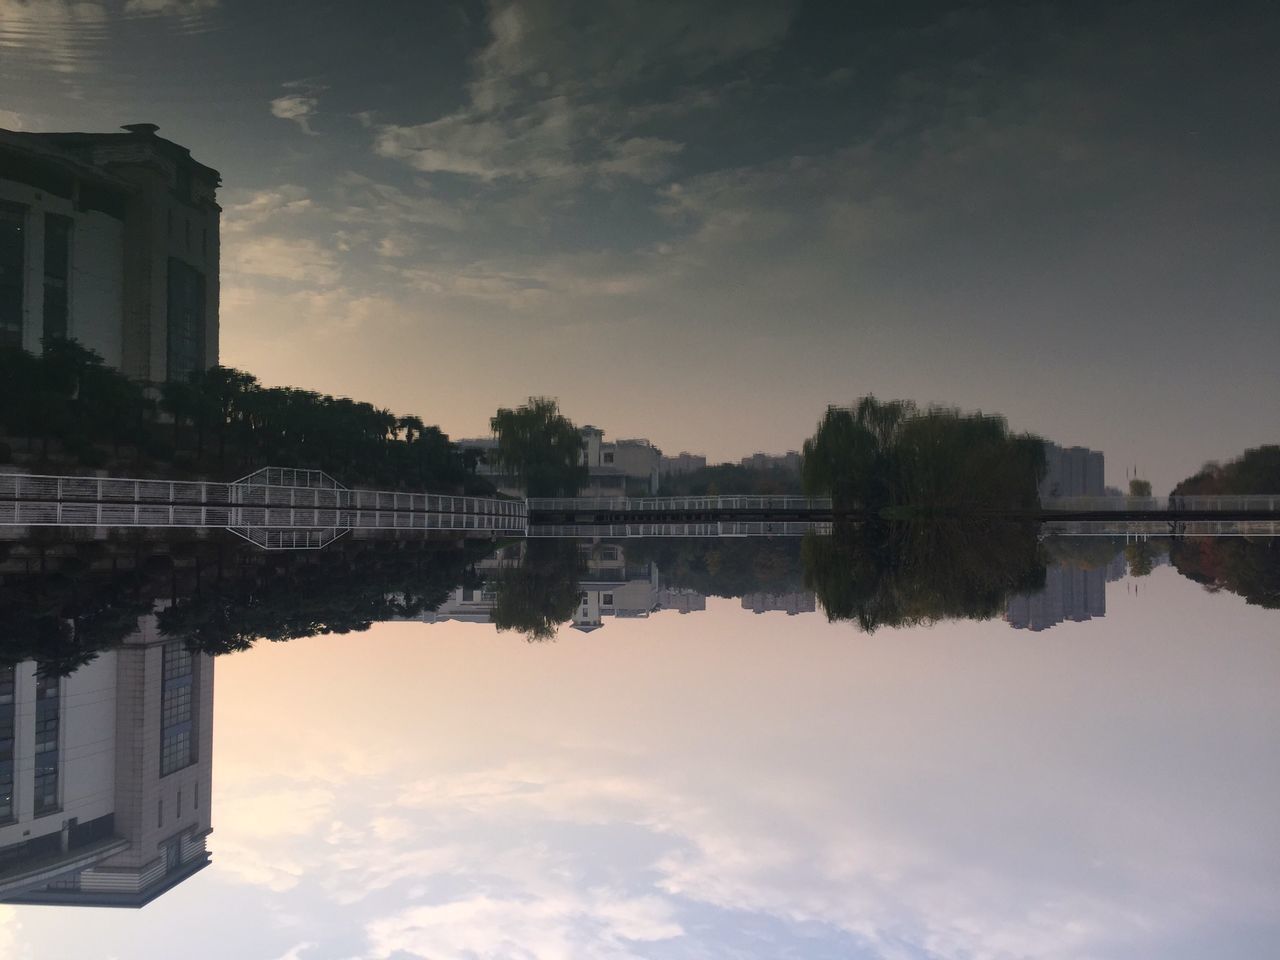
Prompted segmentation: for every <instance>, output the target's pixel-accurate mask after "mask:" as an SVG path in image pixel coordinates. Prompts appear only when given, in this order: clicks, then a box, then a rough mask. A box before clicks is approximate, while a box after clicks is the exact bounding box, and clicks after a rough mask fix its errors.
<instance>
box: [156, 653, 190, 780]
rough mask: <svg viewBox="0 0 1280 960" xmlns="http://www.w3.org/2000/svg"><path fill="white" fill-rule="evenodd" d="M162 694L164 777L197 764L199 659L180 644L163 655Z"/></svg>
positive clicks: (161, 749)
mask: <svg viewBox="0 0 1280 960" xmlns="http://www.w3.org/2000/svg"><path fill="white" fill-rule="evenodd" d="M162 662H163V666H162V671H161V672H162V681H161V694H160V776H162V777H167V776H168V775H169V774H171V773H174V772H175V771H177V770H181V769H182V768H183V767H189V766H191V764H193V763H195V761H196V751H195V738H194V737H193V736H192V726H193V717H194V716H195V711H194V698H195V682H194V681H195V658H194V657H193V656H192V654H191V651H190V650H188V649H186V647H184V646H183V645H182V644H181V643H180V642H176V641H175V642H172V643H166V644H165V645H164V651H163V655H162Z"/></svg>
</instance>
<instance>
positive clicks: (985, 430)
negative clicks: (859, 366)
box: [803, 397, 1045, 514]
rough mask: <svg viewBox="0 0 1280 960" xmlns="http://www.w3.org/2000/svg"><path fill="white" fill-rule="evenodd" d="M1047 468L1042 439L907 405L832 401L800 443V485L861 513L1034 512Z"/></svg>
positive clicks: (992, 422)
mask: <svg viewBox="0 0 1280 960" xmlns="http://www.w3.org/2000/svg"><path fill="white" fill-rule="evenodd" d="M1044 474H1045V455H1044V442H1043V441H1042V440H1041V439H1040V438H1038V437H1034V436H1032V435H1030V434H1021V435H1015V434H1011V433H1010V432H1009V427H1008V424H1007V423H1006V422H1005V420H1004V418H1002V417H997V416H988V415H985V414H981V413H973V414H963V413H961V412H960V411H958V410H950V409H943V408H939V407H931V408H929V409H927V410H919V409H918V408H917V407H916V406H915V405H914V404H912V403H910V402H906V401H892V402H887V403H886V402H882V401H879V400H877V399H875V398H874V397H864V398H863V399H862V400H860V401H858V403H857V404H856V405H855V406H853V407H849V408H844V407H829V408H827V411H826V413H825V414H824V415H823V418H822V420H821V421H820V422H819V423H818V429H817V432H816V433H815V434H814V435H813V437H811V438H810V439H808V440H806V441H805V444H804V462H803V479H804V486H805V491H806V492H807V493H809V494H810V495H815V496H816V495H829V496H831V498H832V499H833V500H834V502H835V506H836V508H837V509H839V510H845V511H851V512H860V513H865V514H881V513H883V512H884V511H886V510H890V511H895V512H911V513H942V514H967V513H982V512H998V511H1019V510H1031V509H1034V508H1035V507H1036V506H1037V504H1038V502H1039V495H1038V490H1037V488H1038V485H1039V483H1040V480H1041V479H1042V478H1043V477H1044Z"/></svg>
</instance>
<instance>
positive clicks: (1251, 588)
mask: <svg viewBox="0 0 1280 960" xmlns="http://www.w3.org/2000/svg"><path fill="white" fill-rule="evenodd" d="M1169 559H1170V561H1172V563H1173V565H1174V567H1176V568H1177V571H1178V572H1179V573H1180V574H1182V575H1183V576H1184V577H1187V578H1188V579H1190V580H1194V581H1195V582H1196V583H1199V584H1203V585H1204V586H1205V587H1207V588H1208V589H1209V590H1211V591H1218V590H1228V591H1230V592H1231V593H1235V594H1238V595H1240V596H1241V597H1244V599H1245V602H1247V603H1251V604H1255V605H1257V606H1260V607H1266V608H1268V609H1271V610H1280V540H1277V539H1276V538H1275V537H1264V538H1257V539H1252V538H1243V537H1241V538H1235V537H1219V538H1211V537H1205V538H1203V539H1199V540H1174V541H1173V542H1172V543H1171V544H1170V546H1169Z"/></svg>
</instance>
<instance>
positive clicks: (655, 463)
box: [582, 424, 662, 497]
mask: <svg viewBox="0 0 1280 960" xmlns="http://www.w3.org/2000/svg"><path fill="white" fill-rule="evenodd" d="M582 439H583V441H584V443H585V450H584V452H583V456H584V458H585V460H586V464H587V470H588V472H589V475H590V479H589V480H588V481H587V489H586V490H584V491H583V495H584V496H589V497H593V496H594V497H620V496H625V495H626V493H627V490H628V488H631V489H633V490H634V489H635V488H637V487H639V488H640V490H641V491H643V492H644V493H647V494H649V495H653V494H655V493H657V492H658V484H659V483H660V480H661V469H660V467H661V464H662V451H661V450H659V449H658V448H657V447H655V446H654V445H653V444H652V443H650V442H649V441H648V440H615V441H613V442H612V443H609V442H606V441H605V439H604V431H603V430H601V429H600V428H599V427H593V426H591V425H590V424H588V425H587V426H585V427H583V428H582Z"/></svg>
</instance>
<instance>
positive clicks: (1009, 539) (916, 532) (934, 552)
mask: <svg viewBox="0 0 1280 960" xmlns="http://www.w3.org/2000/svg"><path fill="white" fill-rule="evenodd" d="M1037 532H1038V531H1037V527H1036V525H1035V524H1034V523H959V522H946V521H932V522H926V523H899V524H882V523H871V524H865V525H859V526H853V525H848V524H845V525H841V526H839V527H837V529H836V531H835V532H834V534H833V535H831V536H814V535H811V536H808V537H806V538H805V540H804V544H803V546H802V557H803V560H804V580H805V586H806V587H807V588H808V589H810V590H812V591H814V592H815V593H816V594H817V596H818V600H819V602H820V603H821V604H822V607H823V609H824V610H825V611H826V612H827V618H828V619H829V620H852V621H854V622H855V623H857V624H858V626H859V627H861V628H862V629H863V630H865V631H867V632H868V633H870V632H873V631H874V630H876V629H877V628H879V627H883V626H889V627H903V626H915V625H918V624H928V623H933V622H935V621H937V620H945V619H958V618H967V619H974V620H984V619H989V618H991V617H994V616H998V615H999V614H1001V613H1003V611H1004V609H1005V604H1006V602H1007V601H1008V599H1009V597H1011V596H1014V595H1016V594H1022V593H1031V592H1034V591H1036V590H1039V589H1042V588H1043V587H1044V583H1045V562H1044V556H1043V555H1042V553H1041V550H1040V546H1039V543H1038V541H1037Z"/></svg>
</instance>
